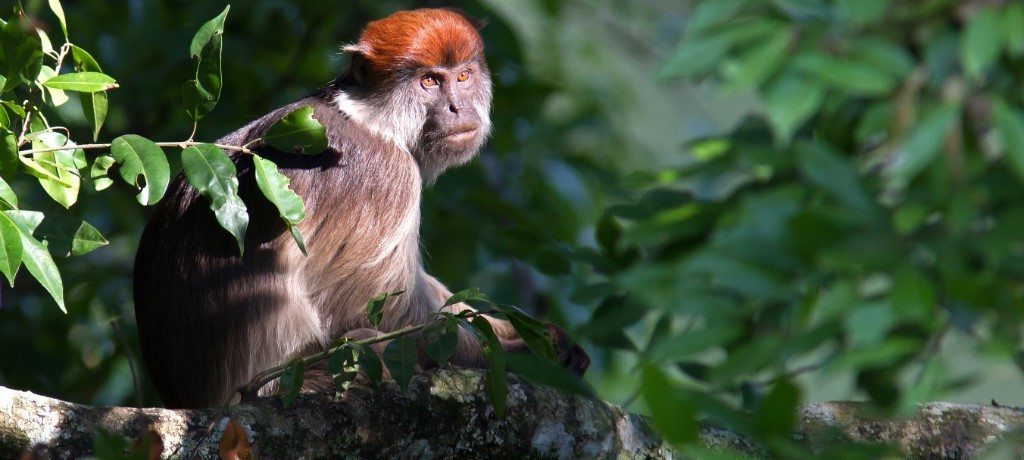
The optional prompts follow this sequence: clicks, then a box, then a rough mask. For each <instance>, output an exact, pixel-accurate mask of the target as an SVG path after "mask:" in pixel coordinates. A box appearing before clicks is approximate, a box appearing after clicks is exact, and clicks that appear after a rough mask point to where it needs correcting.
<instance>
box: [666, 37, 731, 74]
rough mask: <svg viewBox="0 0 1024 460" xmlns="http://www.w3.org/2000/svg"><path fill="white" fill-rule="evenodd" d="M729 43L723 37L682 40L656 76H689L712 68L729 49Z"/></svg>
mask: <svg viewBox="0 0 1024 460" xmlns="http://www.w3.org/2000/svg"><path fill="white" fill-rule="evenodd" d="M730 45H731V43H730V42H729V40H727V39H725V38H719V37H715V38H711V39H704V40H686V41H684V42H683V43H682V44H681V45H680V46H679V48H678V49H676V51H675V53H673V54H672V58H671V59H669V61H668V62H666V63H665V65H664V66H662V68H661V70H660V71H659V72H658V77H659V78H662V79H667V78H675V77H691V76H694V75H700V74H702V73H705V72H707V71H709V70H711V69H713V68H714V67H715V66H716V65H718V63H719V62H721V60H722V58H723V57H724V56H725V54H726V53H727V52H728V51H729V46H730Z"/></svg>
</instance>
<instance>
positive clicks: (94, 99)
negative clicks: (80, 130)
mask: <svg viewBox="0 0 1024 460" xmlns="http://www.w3.org/2000/svg"><path fill="white" fill-rule="evenodd" d="M80 100H81V103H82V112H83V113H85V119H86V120H88V121H89V125H90V126H92V140H93V141H95V140H96V139H99V137H100V128H102V127H103V121H104V120H106V119H107V107H108V105H109V102H108V99H107V93H88V94H83V95H82V97H81V99H80Z"/></svg>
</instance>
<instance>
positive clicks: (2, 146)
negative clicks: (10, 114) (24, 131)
mask: <svg viewBox="0 0 1024 460" xmlns="http://www.w3.org/2000/svg"><path fill="white" fill-rule="evenodd" d="M20 161H21V160H20V159H19V157H18V136H17V135H15V134H14V133H13V132H11V130H9V129H7V128H0V177H3V178H5V179H8V180H10V179H12V178H13V177H14V174H15V173H17V172H18V163H19V162H20Z"/></svg>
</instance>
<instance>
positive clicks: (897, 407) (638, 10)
mask: <svg viewBox="0 0 1024 460" xmlns="http://www.w3.org/2000/svg"><path fill="white" fill-rule="evenodd" d="M25 3H26V8H27V9H29V10H30V11H32V12H33V14H34V16H35V17H37V18H39V20H40V21H43V22H44V24H43V27H47V30H48V32H49V33H50V35H51V36H57V35H58V33H57V30H59V29H57V28H55V27H56V24H57V22H56V18H54V17H53V16H52V15H50V14H49V12H48V11H47V10H46V5H45V2H42V1H27V2H25ZM414 6H437V5H436V2H413V1H389V2H371V1H357V2H350V3H349V4H347V5H346V6H344V7H339V6H338V5H336V4H335V3H333V2H320V1H300V2H284V1H274V0H264V1H253V2H246V3H245V4H244V5H234V6H233V8H232V10H231V16H230V18H229V20H228V21H227V23H226V26H225V36H224V50H225V51H224V56H223V75H224V81H223V88H222V94H221V98H220V103H219V104H218V106H217V107H216V109H215V110H214V111H212V112H211V113H210V114H208V115H207V116H206V117H205V118H204V119H203V121H202V123H200V125H199V132H198V134H197V138H198V139H209V140H212V139H215V138H216V137H219V136H220V135H221V134H223V133H226V132H228V131H230V130H232V129H233V128H235V127H237V126H240V125H242V124H244V123H245V122H247V121H248V120H251V119H253V118H254V117H256V116H259V115H261V114H263V113H265V112H267V111H269V110H271V109H273V108H275V107H277V106H279V105H281V104H284V103H287V102H289V101H292V100H294V99H296V98H298V97H300V96H302V95H303V94H305V93H308V92H310V91H311V90H312V89H314V88H316V87H317V86H319V85H323V84H325V83H326V82H328V81H329V80H330V79H331V78H332V77H333V76H334V75H336V74H337V73H338V72H339V71H340V70H341V69H342V68H343V66H344V65H345V63H344V62H343V58H342V56H341V55H340V53H339V52H338V45H339V44H340V43H342V42H348V41H353V40H355V38H356V37H357V35H358V31H359V30H360V28H361V27H362V25H363V24H365V22H367V21H368V20H371V19H373V18H376V17H380V16H383V15H386V14H387V13H389V12H391V11H394V10H396V9H399V8H408V7H414ZM457 6H459V7H460V8H463V9H465V10H466V11H467V12H468V13H470V14H471V15H474V16H477V17H482V18H486V19H487V20H488V22H489V25H488V26H487V27H486V28H485V29H484V30H483V32H482V33H483V35H484V39H485V41H486V43H487V46H488V59H489V62H490V65H491V69H492V71H493V73H494V75H495V78H494V81H495V86H496V87H495V103H494V112H493V118H494V124H495V129H494V136H493V141H492V142H491V144H490V146H489V147H488V148H487V149H486V150H485V152H484V153H483V154H482V156H481V158H480V159H478V160H477V161H475V162H474V163H472V164H471V165H469V166H467V167H464V168H461V169H458V170H456V171H452V172H449V173H447V174H446V175H444V176H442V178H441V179H440V180H439V182H438V183H437V185H436V186H434V187H433V188H432V189H430V190H429V191H428V192H427V193H426V195H425V196H424V205H423V220H424V224H423V237H424V246H425V250H426V253H427V256H426V260H427V263H428V265H429V270H431V271H432V272H433V273H435V274H437V275H438V276H439V278H441V279H442V280H443V281H445V282H446V283H447V284H448V285H449V286H451V287H452V288H453V290H459V289H462V288H464V287H468V286H480V287H481V288H482V289H483V291H485V292H488V293H489V294H490V296H491V297H492V298H494V299H496V300H498V301H501V302H507V303H512V304H516V305H520V306H522V307H523V308H524V309H526V310H527V311H530V312H532V313H535V314H538V315H540V316H544V317H546V318H548V319H550V320H553V321H555V322H558V323H561V324H563V325H566V326H567V327H569V329H570V331H571V332H572V333H573V334H574V335H575V336H576V337H577V338H579V339H581V341H582V342H583V343H584V345H585V346H586V348H587V349H588V350H589V351H590V352H591V355H592V357H593V358H594V364H593V366H592V370H591V372H590V373H589V374H588V378H587V380H588V381H589V382H590V383H591V384H592V385H593V386H594V387H595V388H596V390H597V394H598V395H599V396H600V397H603V398H605V399H609V400H612V401H614V402H620V403H627V404H632V403H633V401H634V400H636V401H640V402H642V403H643V405H639V406H636V407H634V409H636V410H645V411H648V412H649V413H650V414H651V415H652V417H653V419H654V422H655V424H656V425H657V426H658V427H659V429H661V430H662V432H663V433H664V434H665V435H666V437H667V438H668V439H670V440H672V441H674V442H678V443H680V444H682V445H686V446H689V444H690V443H692V442H693V440H694V439H695V431H694V430H695V427H696V424H695V423H694V421H695V420H697V419H706V420H710V421H712V422H714V423H718V424H722V425H725V426H728V427H730V428H732V429H734V430H738V431H740V432H742V433H746V434H749V435H751V436H754V437H756V438H758V439H760V440H762V441H764V442H765V444H766V445H767V446H768V447H769V449H771V450H772V452H773V453H774V454H775V455H778V456H782V457H798V458H799V457H802V456H805V455H809V453H807V452H803V451H801V450H800V448H798V447H797V446H795V445H793V444H792V443H791V442H790V441H789V440H788V437H787V432H788V428H789V427H791V426H792V424H793V412H792V410H793V408H794V407H795V406H796V405H797V404H799V403H801V402H805V401H807V400H810V399H816V398H819V397H823V396H827V397H833V398H847V399H850V398H856V399H865V400H869V401H871V402H872V403H873V404H874V405H876V406H877V408H878V409H879V410H881V411H885V412H887V413H889V414H893V415H897V414H899V413H902V412H905V411H907V410H909V409H911V408H912V407H913V406H914V404H916V403H918V402H921V401H925V400H931V399H938V398H944V397H955V395H957V394H964V393H963V392H964V391H969V390H970V388H972V386H974V385H976V384H979V383H985V382H983V381H980V380H977V379H972V378H971V377H973V374H972V373H971V372H974V371H976V370H978V369H977V363H979V362H980V363H999V366H1001V367H997V368H996V369H998V371H994V372H998V373H1002V374H1005V375H1003V376H1002V377H1001V380H999V382H1002V384H1001V385H1002V386H1003V387H1004V389H1003V391H1004V392H1003V393H1000V394H992V395H991V396H992V397H999V398H1003V397H1011V398H1013V396H1012V395H1013V394H1014V392H1013V391H1012V387H1011V389H1006V388H1005V387H1008V386H1009V385H1020V384H1021V383H1022V380H1021V378H1020V375H1019V372H1015V373H1012V374H1009V373H1006V372H1005V369H1007V368H1009V367H1012V366H1011V365H1010V363H1020V362H1024V358H1021V356H1022V354H1021V349H1020V345H1021V319H1022V317H1021V316H1022V315H1024V301H1022V296H1024V290H1022V289H1021V284H1020V280H1021V279H1022V275H1024V244H1022V238H1024V237H1022V235H1024V205H1022V204H1021V202H1020V200H1019V199H1018V197H1019V196H1021V192H1022V191H1024V188H1022V186H1021V185H1022V181H1024V110H1022V109H1021V106H1022V102H1024V100H1022V96H1024V92H1022V89H1024V88H1022V85H1024V80H1022V78H1021V72H1022V70H1024V6H1022V5H1021V4H1019V3H1015V2H1001V1H966V2H965V1H953V0H925V1H920V2H898V1H895V0H705V1H696V2H687V3H683V4H680V3H678V2H674V1H667V0H666V1H658V0H645V1H640V2H629V3H628V4H623V2H613V1H610V0H604V1H597V2H584V1H582V0H578V1H564V2H562V1H545V0H515V1H501V0H480V1H466V2H457ZM65 8H66V13H67V17H68V18H69V33H70V34H71V36H72V37H73V40H74V42H75V43H77V44H82V45H83V46H85V47H86V48H88V49H90V50H91V51H93V55H94V56H95V57H96V59H97V61H98V62H99V63H100V64H102V66H103V70H104V72H105V73H107V74H110V75H112V76H114V77H116V78H117V80H118V82H119V83H120V84H121V87H120V88H118V89H116V90H114V91H112V92H110V93H109V95H110V112H109V117H108V121H107V124H106V125H105V126H104V128H103V129H102V131H101V132H100V134H99V138H100V140H101V141H103V140H106V141H109V139H111V138H113V137H115V136H117V135H120V134H123V133H139V134H143V135H145V136H147V137H149V138H151V139H160V140H174V139H184V138H186V137H187V136H188V134H189V131H190V129H191V122H190V119H189V117H188V114H186V112H185V111H184V110H183V109H182V108H181V100H180V88H181V82H183V81H185V80H188V79H189V78H192V77H194V72H195V68H194V66H193V65H192V63H191V62H190V61H189V56H188V50H187V48H186V44H187V43H188V40H189V38H190V37H191V34H192V32H193V31H194V30H196V29H197V28H198V27H199V26H200V25H201V24H202V23H203V22H204V21H205V20H206V19H208V18H210V17H213V16H215V15H216V14H217V13H218V12H219V11H220V10H221V9H222V8H223V5H221V4H217V3H209V4H207V3H195V4H192V3H188V4H186V3H184V2H178V1H167V2H141V1H129V2H127V3H125V4H123V5H120V6H118V7H116V8H112V7H110V5H109V4H108V3H107V2H100V1H94V0H82V1H77V2H74V3H72V4H69V5H66V6H65ZM69 94H70V93H69ZM71 97H72V100H71V102H70V103H69V104H66V105H64V106H62V107H61V109H60V110H59V111H58V112H57V113H55V114H54V117H56V118H57V119H59V120H61V122H62V124H65V125H67V126H69V127H71V129H72V133H73V134H74V135H73V136H72V137H74V138H76V139H81V141H80V142H85V140H86V139H87V138H89V137H90V136H89V135H90V134H91V129H90V128H89V125H88V123H87V121H88V120H86V119H85V118H84V117H83V116H82V112H81V110H80V108H79V103H78V99H77V98H76V96H75V95H74V94H71ZM172 157H173V156H172ZM173 161H176V159H174V158H172V162H173ZM12 185H13V186H14V189H15V190H16V191H17V192H18V195H19V197H21V200H22V201H23V202H24V203H26V204H25V207H29V208H30V209H41V210H48V209H53V208H56V204H55V203H53V202H52V200H50V199H49V198H48V197H46V196H45V195H43V194H41V193H39V192H37V191H35V190H34V189H33V188H32V187H30V185H33V184H28V183H17V182H16V183H14V184H12ZM123 185H124V184H119V185H117V186H115V188H119V190H117V192H116V193H114V194H110V193H108V194H106V195H104V196H103V198H102V199H90V198H91V197H90V193H92V192H86V191H83V195H85V196H84V197H83V199H82V200H80V203H79V204H78V205H77V206H76V207H74V208H72V213H73V214H74V215H77V216H79V217H81V218H84V219H86V220H88V221H89V222H91V223H92V224H93V225H95V226H96V227H97V228H98V229H100V230H101V231H102V233H103V235H105V236H106V237H107V239H109V240H110V243H111V244H110V245H109V246H108V247H105V248H103V249H101V250H98V251H95V252H93V253H90V254H89V255H88V256H85V257H79V258H73V259H67V260H60V261H59V262H58V264H59V265H60V267H61V270H62V273H63V274H64V276H65V286H66V288H67V296H66V297H67V298H66V301H67V308H68V314H67V315H63V314H61V313H60V312H59V311H58V310H57V309H56V308H53V306H52V304H51V303H52V300H50V299H49V297H48V296H47V295H46V294H45V291H43V290H42V288H41V287H38V286H33V285H32V282H33V281H32V280H31V278H29V277H27V276H25V275H24V274H22V275H21V276H19V278H18V285H17V286H18V287H17V288H16V290H13V291H11V290H5V292H4V294H3V295H4V297H3V300H4V304H3V307H2V308H0V347H2V348H3V349H5V350H9V351H8V352H5V353H3V354H2V358H0V360H2V361H0V384H3V385H7V386H12V387H17V388H25V389H32V390H35V391H40V392H44V393H47V394H50V395H54V396H59V397H64V398H68V399H72V400H77V401H85V402H93V403H102V404H121V403H125V402H127V401H129V400H130V399H131V397H132V396H131V395H132V383H131V373H130V372H129V369H128V358H127V356H128V355H129V354H137V353H134V352H132V351H130V350H135V349H137V340H136V337H135V331H134V324H133V321H132V319H131V315H132V313H131V311H132V308H131V301H130V294H129V293H130V285H129V281H128V280H129V277H130V271H131V263H132V256H133V253H134V247H135V244H136V241H137V238H138V235H139V234H140V232H141V226H142V225H143V223H144V219H145V209H144V208H141V207H139V206H136V205H133V204H134V197H133V195H134V191H133V190H130V189H129V188H128V187H124V186H123ZM111 318H120V319H117V320H116V321H117V324H119V329H120V330H121V331H123V334H118V333H117V332H116V331H115V329H114V328H112V326H111ZM125 345H127V349H125ZM10 350H18V352H16V353H14V352H11V351H10ZM951 352H955V353H951ZM971 363H973V364H974V367H970V366H969V364H971ZM968 368H969V371H970V372H968V370H967V369H968ZM524 373H528V371H525V372H524ZM143 382H145V378H143ZM577 390H578V389H577ZM578 391H586V390H578ZM143 393H144V399H145V402H147V403H150V404H153V403H156V401H155V397H154V395H153V393H152V391H151V390H150V387H149V386H148V384H144V385H143ZM1007 395H1010V396H1007ZM1019 401H1020V398H1019V397H1017V402H1019ZM1004 402H1005V401H1004ZM1011 402H1014V401H1011ZM837 445H839V444H837ZM687 448H692V446H689V447H687ZM819 454H821V455H823V456H829V455H831V457H830V458H836V456H838V455H840V454H842V455H845V456H850V457H855V458H878V457H879V456H880V455H882V454H883V450H880V448H878V447H870V446H869V447H863V448H861V449H857V450H854V449H851V448H849V447H848V446H847V447H843V448H842V449H840V448H839V447H831V448H828V449H826V450H825V451H823V452H819Z"/></svg>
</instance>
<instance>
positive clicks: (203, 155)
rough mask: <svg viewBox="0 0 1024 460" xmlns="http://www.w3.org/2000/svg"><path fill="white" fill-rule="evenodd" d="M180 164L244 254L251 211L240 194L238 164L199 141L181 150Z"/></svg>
mask: <svg viewBox="0 0 1024 460" xmlns="http://www.w3.org/2000/svg"><path fill="white" fill-rule="evenodd" d="M181 165H182V167H183V168H184V170H185V177H186V178H187V179H188V182H189V183H190V184H192V186H193V187H195V188H196V190H198V191H199V193H201V194H202V195H203V196H205V197H206V198H207V199H208V200H210V209H212V210H213V212H214V214H215V215H216V217H217V222H218V223H220V226H221V227H223V228H224V229H225V230H227V231H228V232H230V233H231V234H232V235H233V236H234V237H235V240H236V241H237V242H238V251H239V253H240V254H244V253H245V229H246V227H248V226H249V212H248V211H247V210H246V208H245V203H244V202H242V199H241V198H239V197H238V177H236V173H237V170H236V169H235V164H234V163H232V162H231V159H230V158H228V155H227V154H226V153H224V151H223V150H221V149H220V148H219V147H217V146H215V145H212V144H199V145H196V146H193V147H189V148H187V149H185V150H184V151H182V152H181Z"/></svg>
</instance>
